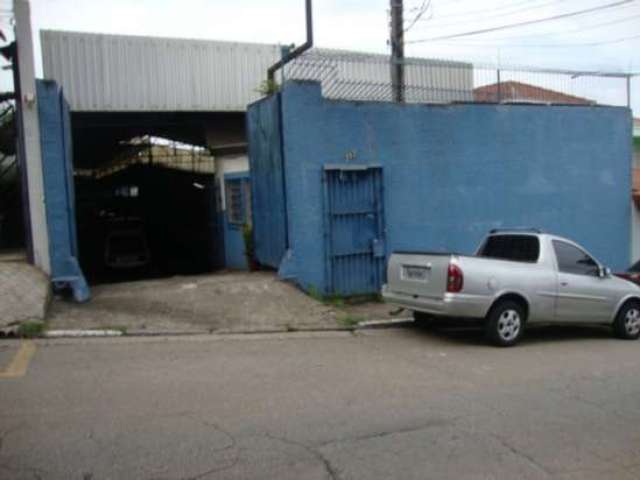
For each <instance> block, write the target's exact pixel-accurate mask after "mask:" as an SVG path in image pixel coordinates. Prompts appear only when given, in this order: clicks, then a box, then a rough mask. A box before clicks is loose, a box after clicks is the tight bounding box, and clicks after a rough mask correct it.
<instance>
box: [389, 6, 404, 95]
mask: <svg viewBox="0 0 640 480" xmlns="http://www.w3.org/2000/svg"><path fill="white" fill-rule="evenodd" d="M390 2H391V38H390V43H391V91H392V95H393V101H394V102H398V103H402V102H404V21H403V5H402V2H403V0H390Z"/></svg>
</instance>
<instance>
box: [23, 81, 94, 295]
mask: <svg viewBox="0 0 640 480" xmlns="http://www.w3.org/2000/svg"><path fill="white" fill-rule="evenodd" d="M36 91H37V97H38V118H39V120H40V145H41V149H42V174H43V183H44V197H45V207H46V216H47V230H48V233H49V255H50V258H51V280H52V281H53V282H54V284H55V285H57V286H69V287H70V288H71V291H72V293H73V297H74V299H75V300H76V301H78V302H84V301H87V300H88V299H89V287H88V286H87V282H86V281H85V278H84V275H83V273H82V270H81V269H80V265H79V263H78V241H77V234H76V217H75V193H74V180H73V159H72V147H71V127H70V116H69V105H68V104H67V102H66V101H65V99H64V96H63V95H62V90H61V89H60V87H59V86H58V85H57V84H56V83H55V82H51V81H42V80H38V81H37V82H36Z"/></svg>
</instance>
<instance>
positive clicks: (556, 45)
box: [438, 35, 640, 48]
mask: <svg viewBox="0 0 640 480" xmlns="http://www.w3.org/2000/svg"><path fill="white" fill-rule="evenodd" d="M636 38H640V35H630V36H628V37H622V38H616V39H614V40H602V41H598V42H584V43H540V44H535V43H521V44H513V43H512V44H508V45H505V44H504V43H503V44H488V43H459V42H438V43H440V44H444V45H452V46H453V45H455V46H461V47H462V46H464V47H491V48H498V47H499V48H512V47H513V48H528V47H530V48H547V47H549V48H573V47H597V46H599V45H611V44H615V43H622V42H626V41H627V40H634V39H636Z"/></svg>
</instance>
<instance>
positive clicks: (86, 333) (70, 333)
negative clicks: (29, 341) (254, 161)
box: [42, 330, 123, 338]
mask: <svg viewBox="0 0 640 480" xmlns="http://www.w3.org/2000/svg"><path fill="white" fill-rule="evenodd" d="M122 335H123V333H122V332H121V331H120V330H48V331H46V332H44V334H43V335H42V336H43V337H44V338H86V337H121V336H122Z"/></svg>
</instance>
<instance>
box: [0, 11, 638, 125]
mask: <svg viewBox="0 0 640 480" xmlns="http://www.w3.org/2000/svg"><path fill="white" fill-rule="evenodd" d="M426 3H429V2H428V0H427V2H426ZM31 4H32V21H33V27H34V32H37V31H38V30H40V29H63V30H74V31H88V32H103V33H121V34H135V35H156V36H168V37H188V38H202V39H216V40H236V41H252V42H264V43H281V44H289V43H292V42H295V43H301V42H302V41H303V40H304V1H303V0H268V1H266V0H233V1H228V0H31ZM422 4H423V0H405V18H406V19H407V20H408V21H410V20H411V19H412V18H413V17H414V16H415V13H416V9H417V8H418V7H420V6H421V5H422ZM0 5H3V6H4V7H5V9H6V7H9V6H10V5H11V0H0ZM598 7H606V8H601V9H599V10H597V11H592V12H588V13H585V14H581V15H576V16H570V17H565V18H561V19H558V20H552V21H545V22H540V23H533V24H530V25H525V26H520V27H518V28H509V29H504V30H497V31H495V32H491V33H487V34H481V35H472V36H465V37H460V38H457V39H447V40H439V41H435V40H427V41H425V42H421V43H410V42H414V41H417V40H422V39H430V38H434V37H442V36H447V35H452V34H458V33H465V32H470V31H475V30H481V29H486V28H492V27H502V26H506V25H512V24H515V23H522V22H532V21H537V20H542V19H547V18H549V17H553V16H558V15H563V14H567V13H573V12H577V11H583V10H588V9H593V8H598ZM388 11H389V0H315V1H314V15H315V18H314V25H315V33H316V44H317V45H318V46H323V47H335V48H344V49H350V50H364V51H369V52H379V53H388V51H389V49H388V46H387V38H388V21H389V17H388ZM3 18H4V21H5V22H6V21H7V20H8V18H7V17H6V16H5V17H3ZM36 36H37V34H36ZM633 36H636V38H630V39H626V40H625V38H626V37H633ZM638 36H640V0H483V1H478V0H431V3H430V8H429V10H428V11H427V13H425V15H424V16H423V17H422V19H421V20H420V21H418V22H416V24H415V25H414V26H413V27H412V28H411V29H410V30H409V31H408V32H407V34H406V41H407V42H408V43H407V48H406V50H407V55H411V56H420V57H438V58H451V59H460V60H470V61H475V62H483V63H496V62H498V61H499V62H500V63H501V64H503V65H508V64H511V65H514V64H515V65H532V66H538V67H554V68H565V69H582V70H607V71H618V72H629V71H640V38H638ZM602 42H608V43H602ZM598 43H602V44H599V45H596V44H598ZM38 44H39V40H38V39H37V38H36V52H37V56H38V57H39V55H40V49H39V45H38ZM36 64H37V68H38V69H39V68H40V61H39V59H38V61H37V62H36ZM39 71H41V70H39ZM633 90H635V91H637V93H635V94H634V95H632V99H633V103H634V107H637V108H636V109H635V110H636V113H637V114H638V115H640V98H638V97H640V82H638V81H635V82H634V88H633Z"/></svg>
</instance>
